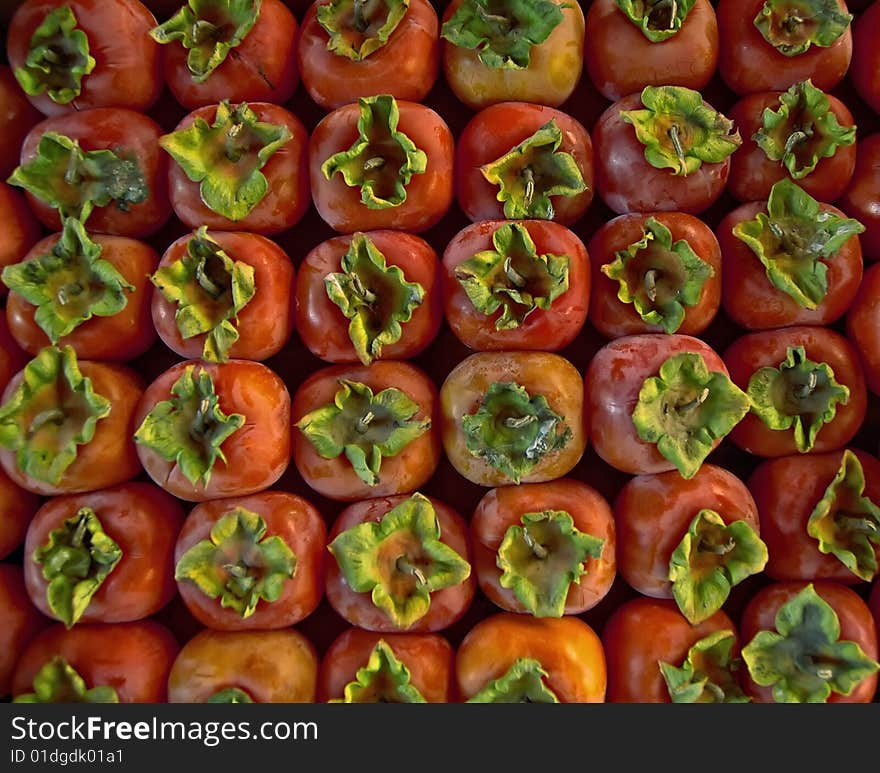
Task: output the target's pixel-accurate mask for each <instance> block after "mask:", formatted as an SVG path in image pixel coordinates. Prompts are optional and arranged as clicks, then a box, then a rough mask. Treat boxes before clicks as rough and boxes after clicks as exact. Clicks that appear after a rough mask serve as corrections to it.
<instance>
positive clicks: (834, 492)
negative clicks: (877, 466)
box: [807, 449, 880, 582]
mask: <svg viewBox="0 0 880 773" xmlns="http://www.w3.org/2000/svg"><path fill="white" fill-rule="evenodd" d="M807 534H809V535H810V536H811V537H812V538H813V539H815V540H816V541H817V542H818V547H819V550H820V552H822V553H825V554H828V553H830V554H831V555H833V556H835V557H836V558H837V559H838V560H839V561H840V562H841V563H842V564H843V565H844V566H845V567H846V568H847V569H849V570H850V571H851V572H852V573H853V574H854V575H856V577H858V578H859V579H861V580H864V581H865V582H871V581H872V580H873V579H874V578H875V577H876V576H877V571H878V566H877V545H880V506H878V505H877V504H876V503H875V502H874V501H872V500H871V499H870V497H868V496H866V495H865V472H864V470H863V469H862V463H861V462H860V461H859V458H858V457H857V456H856V455H855V454H854V453H853V452H852V451H850V450H849V449H846V450H845V451H844V452H843V458H842V459H841V462H840V468H839V469H838V471H837V473H836V474H835V476H834V478H833V479H832V481H831V483H829V484H828V486H827V488H826V489H825V493H824V494H823V495H822V498H821V499H820V500H819V501H818V502H817V503H816V506H815V507H814V508H813V512H812V513H810V519H809V521H807Z"/></svg>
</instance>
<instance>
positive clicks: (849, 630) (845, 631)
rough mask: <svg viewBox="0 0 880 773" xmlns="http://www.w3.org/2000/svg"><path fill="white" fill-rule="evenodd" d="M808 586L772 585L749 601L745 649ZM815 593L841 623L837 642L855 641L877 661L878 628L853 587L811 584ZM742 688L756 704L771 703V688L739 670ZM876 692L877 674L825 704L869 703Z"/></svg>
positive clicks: (771, 626) (742, 629) (743, 640)
mask: <svg viewBox="0 0 880 773" xmlns="http://www.w3.org/2000/svg"><path fill="white" fill-rule="evenodd" d="M806 585H807V583H805V582H800V581H792V582H773V583H771V584H769V585H767V586H765V587H764V588H761V589H760V590H758V591H757V592H756V593H755V595H754V596H752V597H751V599H749V601H748V603H747V604H746V606H745V608H744V609H743V612H742V616H741V618H740V625H739V630H740V642H741V643H742V646H743V647H745V646H746V645H747V644H748V643H749V642H751V640H752V639H753V638H754V637H755V635H756V634H757V633H758V632H759V631H768V630H769V631H775V630H776V623H775V620H776V613H777V612H778V611H779V608H780V607H781V606H782V605H783V604H785V603H786V602H787V601H789V600H791V598H792V597H794V596H796V595H797V594H798V593H800V591H802V590H803V589H804V587H805V586H806ZM813 587H814V589H815V591H816V593H818V594H819V596H820V597H821V598H822V599H824V600H825V601H826V602H827V603H828V604H830V605H831V607H832V609H834V611H835V613H836V614H837V617H838V619H839V621H840V637H839V640H840V641H854V642H856V643H857V644H858V645H859V646H860V647H861V648H862V650H863V651H864V653H865V654H866V655H867V656H868V657H869V658H871V659H872V660H877V627H876V625H875V622H874V620H873V618H872V616H871V610H870V608H869V607H868V605H867V603H866V602H865V600H864V599H863V598H862V597H861V596H859V594H858V593H856V592H855V591H854V590H853V589H852V588H849V587H847V586H846V585H841V584H840V583H837V582H832V581H830V580H817V581H815V582H814V583H813ZM742 685H743V689H744V690H745V691H746V693H747V694H748V695H749V696H750V697H751V698H752V700H753V701H754V702H755V703H773V702H774V700H773V695H772V690H773V688H772V687H761V686H760V685H757V684H755V682H754V681H753V680H752V678H751V677H750V676H749V674H748V669H743V670H742ZM876 690H877V674H876V673H874V674H872V675H871V676H869V677H867V678H865V679H863V680H862V681H861V682H859V683H858V684H857V685H856V686H855V688H853V691H852V692H851V693H850V694H849V695H842V694H840V693H835V692H832V693H831V695H830V697H829V698H828V703H871V701H872V700H873V698H874V693H875V692H876Z"/></svg>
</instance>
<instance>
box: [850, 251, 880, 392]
mask: <svg viewBox="0 0 880 773" xmlns="http://www.w3.org/2000/svg"><path fill="white" fill-rule="evenodd" d="M845 329H846V336H847V338H848V339H849V341H850V343H851V344H852V345H853V346H854V347H855V348H856V350H857V351H858V354H859V359H860V361H861V363H862V368H863V369H864V372H865V382H866V384H867V386H868V389H869V390H870V391H871V392H873V393H874V394H875V395H880V268H877V264H876V263H875V264H873V265H871V266H869V267H868V268H867V270H866V271H865V275H864V278H863V279H862V284H861V285H860V287H859V292H858V295H857V296H856V299H855V301H854V302H853V304H852V306H851V307H850V309H849V311H848V312H847V315H846V320H845Z"/></svg>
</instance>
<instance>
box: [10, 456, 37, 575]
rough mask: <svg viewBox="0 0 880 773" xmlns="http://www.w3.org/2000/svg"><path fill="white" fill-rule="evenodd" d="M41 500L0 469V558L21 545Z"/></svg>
mask: <svg viewBox="0 0 880 773" xmlns="http://www.w3.org/2000/svg"><path fill="white" fill-rule="evenodd" d="M42 502H43V500H42V497H40V496H39V495H38V494H34V493H33V492H31V491H28V490H27V489H23V488H22V487H21V486H19V485H18V484H17V483H15V482H14V481H13V480H12V478H10V477H9V476H8V475H7V474H6V473H5V472H3V470H2V469H0V513H2V518H3V520H2V526H0V559H4V558H8V557H9V556H10V555H11V554H12V553H13V552H14V551H15V550H17V549H18V548H19V547H20V546H21V545H22V543H23V542H24V537H25V534H27V530H28V525H29V524H30V522H31V519H32V518H33V517H34V514H35V513H36V512H37V510H38V509H39V508H40V505H41V504H42Z"/></svg>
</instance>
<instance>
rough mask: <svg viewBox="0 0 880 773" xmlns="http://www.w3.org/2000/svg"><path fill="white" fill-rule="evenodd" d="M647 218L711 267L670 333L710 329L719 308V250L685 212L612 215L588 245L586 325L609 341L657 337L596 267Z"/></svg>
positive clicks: (637, 234) (639, 231)
mask: <svg viewBox="0 0 880 773" xmlns="http://www.w3.org/2000/svg"><path fill="white" fill-rule="evenodd" d="M639 34H641V33H639ZM650 217H653V218H654V219H655V220H657V221H659V222H660V223H662V224H663V225H664V226H666V227H667V228H668V229H669V231H670V233H671V235H672V243H673V244H675V242H677V241H679V240H680V239H684V240H685V241H686V242H687V243H688V244H689V245H690V246H691V249H693V251H694V252H695V253H696V254H697V256H698V257H700V258H702V260H704V261H705V262H706V263H708V264H709V266H710V267H711V268H712V276H710V277H709V278H707V279H706V281H705V282H704V283H703V289H702V291H701V292H700V297H699V299H698V300H697V302H696V303H695V304H694V305H693V306H685V307H684V310H685V316H684V320H683V321H682V323H681V325H680V327H679V328H678V330H676V331H675V332H676V333H680V334H682V335H691V336H698V335H700V334H701V333H703V332H704V331H705V330H706V328H708V327H709V325H710V324H712V322H713V321H714V319H715V317H716V316H717V314H718V309H719V308H720V306H721V291H722V283H721V267H722V263H721V249H720V247H719V245H718V239H717V238H716V237H715V234H714V233H713V231H712V229H711V228H710V227H709V226H708V225H707V223H706V222H705V221H703V220H701V219H700V218H698V217H696V216H695V215H689V214H688V213H686V212H629V213H626V214H623V215H617V216H616V217H612V218H611V219H610V220H607V221H605V222H604V223H602V225H600V226H599V228H598V229H596V231H594V233H593V235H592V237H591V238H590V241H589V244H588V250H589V253H590V257H591V260H592V264H591V265H592V292H591V295H590V313H589V321H590V324H591V325H592V326H593V327H594V328H596V330H598V331H599V333H601V334H602V335H603V336H604V337H605V338H607V339H609V340H610V339H613V338H620V337H621V336H625V335H637V334H639V333H661V332H663V328H662V326H660V325H652V324H650V323H648V322H645V321H644V320H643V319H642V318H641V316H639V313H638V312H637V311H636V309H635V306H633V305H632V304H631V303H623V302H622V301H621V300H620V299H619V298H618V297H617V293H618V290H619V289H620V282H618V281H617V280H615V279H611V278H610V277H608V276H606V275H605V274H604V273H603V272H602V266H603V265H605V264H607V263H612V262H613V261H614V257H615V253H616V252H617V251H618V250H626V249H627V248H628V247H629V246H630V245H631V244H634V243H636V242H638V241H639V240H640V239H641V238H642V236H643V235H644V233H645V223H646V221H647V220H648V218H650Z"/></svg>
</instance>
